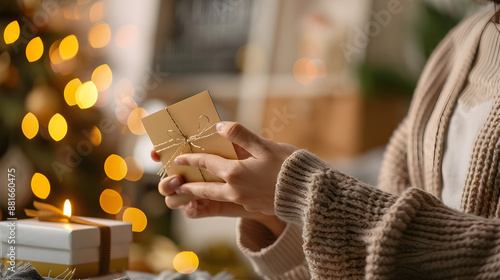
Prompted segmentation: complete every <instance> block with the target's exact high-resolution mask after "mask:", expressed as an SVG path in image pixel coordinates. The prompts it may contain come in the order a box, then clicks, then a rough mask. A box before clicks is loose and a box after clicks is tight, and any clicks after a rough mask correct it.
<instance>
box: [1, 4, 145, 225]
mask: <svg viewBox="0 0 500 280" xmlns="http://www.w3.org/2000/svg"><path fill="white" fill-rule="evenodd" d="M103 7H104V5H103V2H100V1H89V0H84V1H82V0H79V1H56V0H19V1H14V0H9V1H2V2H0V28H1V30H3V38H2V39H3V40H1V42H0V166H1V167H2V168H3V169H2V170H4V172H2V173H3V174H6V172H5V170H6V169H7V168H15V169H16V208H17V209H16V215H17V217H18V218H22V217H24V214H23V211H22V209H23V208H25V207H31V203H32V201H33V200H34V199H35V198H36V199H39V200H45V201H46V202H48V203H51V204H54V205H56V206H58V207H60V206H62V203H63V202H64V200H65V199H70V201H71V202H72V204H73V209H75V210H74V213H75V214H77V215H88V216H104V217H108V218H109V217H117V218H121V217H122V216H123V213H124V212H126V210H127V207H123V206H130V202H129V201H128V200H127V198H126V197H125V196H123V195H122V194H121V191H122V190H121V186H120V185H119V184H118V182H119V181H120V180H122V179H124V178H125V177H126V176H127V174H128V176H132V177H134V178H132V179H130V178H128V179H130V180H131V181H137V180H138V179H139V178H140V177H141V176H142V170H141V168H140V164H138V163H137V162H136V161H134V159H133V158H132V159H131V160H129V161H128V162H126V161H125V160H124V159H123V158H122V157H120V156H118V155H116V154H115V153H116V152H117V145H116V143H113V142H114V141H115V139H116V137H109V139H105V137H104V135H105V134H108V135H113V134H114V135H116V134H120V133H121V132H123V131H124V130H123V129H124V127H125V128H126V126H124V125H123V124H120V123H119V122H118V121H117V120H116V119H113V118H108V117H106V116H105V115H104V114H105V112H106V110H104V109H103V108H104V107H105V106H107V105H108V104H109V103H110V99H111V98H110V95H111V93H110V91H111V90H110V85H111V82H112V76H113V74H112V72H111V68H110V67H109V66H108V65H107V64H105V62H106V61H105V52H106V50H105V49H106V48H105V47H106V46H107V45H108V43H109V41H110V37H111V34H110V28H109V25H108V24H107V23H106V22H105V21H103V14H104V11H103ZM108 51H109V50H108ZM115 95H120V92H118V93H117V92H116V91H115ZM117 111H120V112H118V113H117V116H119V114H122V115H123V114H127V115H126V116H125V119H127V117H128V116H129V114H130V111H131V110H128V111H126V112H123V110H118V109H117ZM125 132H127V130H125ZM113 138H114V139H113ZM127 163H128V166H129V169H131V167H137V168H135V169H134V170H131V171H134V172H135V174H132V173H131V172H128V173H127ZM137 173H139V174H137ZM2 176H6V175H2ZM5 181H6V178H5ZM0 199H2V203H0V205H1V208H2V214H3V215H2V216H3V217H4V218H6V212H5V211H6V208H7V205H6V203H3V202H4V201H7V199H6V190H2V191H1V192H0ZM135 210H138V211H140V210H139V209H135ZM129 212H131V213H132V211H129ZM134 213H135V212H134ZM141 213H142V212H141V211H140V212H139V216H141V217H142V219H143V220H145V216H144V215H143V213H142V215H141ZM115 214H118V215H117V216H114V215H115ZM111 215H113V216H111ZM129 216H130V215H129ZM132 216H133V217H136V216H134V215H132Z"/></svg>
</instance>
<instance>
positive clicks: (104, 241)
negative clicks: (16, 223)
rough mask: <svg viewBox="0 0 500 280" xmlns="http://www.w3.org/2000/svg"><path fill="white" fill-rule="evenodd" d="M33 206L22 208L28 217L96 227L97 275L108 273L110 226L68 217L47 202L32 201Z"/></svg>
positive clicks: (43, 220)
mask: <svg viewBox="0 0 500 280" xmlns="http://www.w3.org/2000/svg"><path fill="white" fill-rule="evenodd" d="M33 206H35V208H36V209H37V210H33V209H24V212H25V213H26V215H27V216H28V217H33V218H38V220H39V221H42V222H57V223H75V224H81V225H88V226H95V227H98V228H99V233H100V238H101V246H100V247H99V275H105V274H108V273H109V266H110V265H109V264H110V260H111V228H110V227H109V226H107V225H102V224H98V223H94V222H91V221H87V220H84V219H81V218H78V217H73V216H71V217H68V216H66V215H64V213H63V211H61V209H59V208H57V207H55V206H53V205H50V204H47V203H43V202H38V201H34V202H33Z"/></svg>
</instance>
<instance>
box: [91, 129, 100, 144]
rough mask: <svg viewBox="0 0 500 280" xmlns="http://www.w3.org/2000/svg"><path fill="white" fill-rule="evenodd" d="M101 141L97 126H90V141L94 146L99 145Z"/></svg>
mask: <svg viewBox="0 0 500 280" xmlns="http://www.w3.org/2000/svg"><path fill="white" fill-rule="evenodd" d="M101 141H102V134H101V131H100V130H99V128H97V126H94V127H92V130H91V131H90V143H92V145H94V146H99V145H100V144H101Z"/></svg>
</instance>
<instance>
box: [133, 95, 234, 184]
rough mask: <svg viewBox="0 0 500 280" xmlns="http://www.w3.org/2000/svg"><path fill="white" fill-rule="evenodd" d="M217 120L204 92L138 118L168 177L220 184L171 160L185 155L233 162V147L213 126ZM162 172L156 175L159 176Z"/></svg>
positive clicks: (197, 170) (208, 98)
mask: <svg viewBox="0 0 500 280" xmlns="http://www.w3.org/2000/svg"><path fill="white" fill-rule="evenodd" d="M219 121H220V118H219V115H218V114H217V110H216V109H215V106H214V104H213V101H212V98H211V97H210V93H209V92H208V91H204V92H202V93H199V94H197V95H194V96H192V97H190V98H187V99H185V100H182V101H180V102H178V103H175V104H173V105H170V106H168V107H166V108H165V109H162V110H160V111H158V112H156V113H153V114H151V115H149V116H147V117H144V118H143V119H142V123H143V124H144V127H145V128H146V132H147V133H148V135H149V138H150V139H151V142H152V143H153V145H154V148H155V150H156V151H157V152H158V154H159V156H160V160H161V162H162V164H163V166H164V170H163V172H166V174H168V175H174V174H178V175H181V176H182V177H183V178H184V180H185V181H186V182H202V181H206V182H222V181H223V180H222V179H220V178H219V177H217V176H215V175H213V174H210V173H209V172H206V171H204V170H201V169H198V168H194V167H190V166H180V165H177V164H175V163H174V159H175V158H176V157H177V156H179V155H181V154H186V153H209V154H216V155H219V156H222V157H224V158H228V159H236V158H237V156H236V152H235V151H234V148H233V144H232V143H231V142H230V141H228V140H226V139H224V138H223V137H222V136H220V135H219V134H218V133H217V131H216V128H215V125H216V124H217V123H218V122H219ZM166 174H165V173H163V174H160V175H162V177H164V176H165V175H166Z"/></svg>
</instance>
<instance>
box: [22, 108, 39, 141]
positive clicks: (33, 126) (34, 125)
mask: <svg viewBox="0 0 500 280" xmlns="http://www.w3.org/2000/svg"><path fill="white" fill-rule="evenodd" d="M39 126H40V125H39V124H38V119H37V118H36V116H35V115H33V113H31V112H29V113H27V114H26V116H24V118H23V121H22V123H21V129H22V131H23V134H24V136H26V138H28V139H32V138H33V137H35V136H36V135H37V134H38V129H39Z"/></svg>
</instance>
